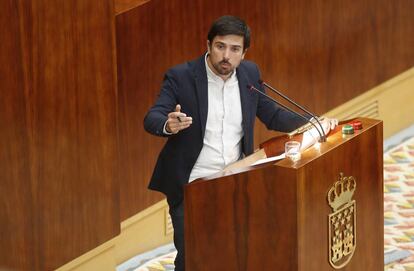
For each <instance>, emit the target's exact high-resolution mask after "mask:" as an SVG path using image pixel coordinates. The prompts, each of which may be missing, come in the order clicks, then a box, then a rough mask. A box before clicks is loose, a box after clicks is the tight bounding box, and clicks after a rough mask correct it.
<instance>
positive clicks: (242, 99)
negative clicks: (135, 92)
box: [144, 16, 329, 271]
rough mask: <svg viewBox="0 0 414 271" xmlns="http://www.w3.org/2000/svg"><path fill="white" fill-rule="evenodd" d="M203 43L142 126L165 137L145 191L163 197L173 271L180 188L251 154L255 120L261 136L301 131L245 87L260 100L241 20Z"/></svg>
mask: <svg viewBox="0 0 414 271" xmlns="http://www.w3.org/2000/svg"><path fill="white" fill-rule="evenodd" d="M207 38H208V39H207V52H206V53H205V54H204V55H202V56H201V57H199V58H198V59H196V60H193V61H189V62H186V63H184V64H180V65H177V66H175V67H173V68H171V69H169V70H168V71H167V72H166V74H165V77H164V81H163V84H162V87H161V90H160V94H159V97H158V99H157V101H156V102H155V104H154V105H153V106H152V107H151V108H150V109H149V111H148V113H147V115H146V116H145V119H144V127H145V129H146V130H147V131H148V132H149V133H151V134H153V135H156V136H163V137H168V140H167V142H166V144H165V146H164V147H163V149H162V151H161V153H160V154H159V157H158V161H157V163H156V166H155V169H154V172H153V175H152V178H151V181H150V184H149V188H150V189H153V190H157V191H160V192H162V193H164V194H165V195H166V197H167V201H168V204H169V208H170V215H171V218H172V222H173V227H174V244H175V247H176V248H177V252H178V254H177V257H176V259H175V270H177V271H178V270H179V271H182V270H184V210H183V209H184V207H183V186H184V185H185V184H187V183H189V182H191V181H193V180H195V179H198V178H201V177H205V176H208V175H211V174H214V173H216V172H219V171H220V170H222V169H223V168H225V167H226V166H227V165H229V164H231V163H233V162H235V161H237V160H239V159H241V158H242V157H243V156H247V155H249V154H251V153H252V152H253V130H254V122H255V118H256V116H257V117H258V118H259V119H260V120H261V121H262V122H263V123H264V124H265V125H266V126H267V128H268V129H272V130H277V131H281V132H290V131H292V130H294V129H296V128H298V127H299V126H301V125H303V124H305V123H306V121H305V120H304V119H303V118H300V117H298V116H297V115H295V114H293V113H291V112H289V111H287V110H284V109H283V108H281V107H279V106H277V105H276V104H275V103H274V102H272V101H271V100H270V99H268V98H266V97H264V96H263V95H259V94H258V93H257V92H253V91H251V90H250V89H249V87H247V86H254V87H255V88H257V89H259V90H260V91H262V92H264V89H263V87H262V85H261V84H259V80H260V73H259V69H258V67H257V65H256V64H255V63H253V62H251V61H246V60H244V57H245V55H246V52H247V49H248V48H249V46H250V29H249V27H248V26H247V25H246V23H245V22H244V21H243V20H241V19H240V18H237V17H234V16H223V17H220V18H218V19H217V20H216V21H215V22H214V23H213V24H212V26H211V28H210V30H209V32H208V36H207ZM250 88H251V87H250ZM328 121H329V120H328Z"/></svg>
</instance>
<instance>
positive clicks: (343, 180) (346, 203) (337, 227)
mask: <svg viewBox="0 0 414 271" xmlns="http://www.w3.org/2000/svg"><path fill="white" fill-rule="evenodd" d="M355 188H356V181H355V178H354V177H352V176H350V177H344V176H343V173H341V174H340V177H339V180H338V181H337V182H335V184H334V185H333V186H332V187H331V189H330V190H329V191H328V196H327V198H328V203H329V205H330V206H331V207H332V210H333V213H331V214H330V215H329V221H328V228H329V263H330V264H331V266H332V267H333V268H335V269H340V268H342V267H344V266H345V265H347V264H348V263H349V261H350V260H351V258H352V255H353V254H354V251H355V247H356V202H355V200H353V199H352V196H353V195H354V192H355Z"/></svg>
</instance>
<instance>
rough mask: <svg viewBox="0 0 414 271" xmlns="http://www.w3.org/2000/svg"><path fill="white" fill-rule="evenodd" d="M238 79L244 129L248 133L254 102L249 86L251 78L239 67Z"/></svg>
mask: <svg viewBox="0 0 414 271" xmlns="http://www.w3.org/2000/svg"><path fill="white" fill-rule="evenodd" d="M237 80H238V81H239V90H240V102H241V108H242V116H243V120H242V125H243V131H244V133H245V134H246V133H247V130H248V129H249V123H251V121H250V117H251V116H250V115H251V114H250V112H251V108H252V106H251V103H252V102H253V97H252V93H251V92H250V90H249V89H248V88H247V85H248V84H250V82H249V79H248V77H247V75H246V73H245V72H244V71H243V70H242V69H239V68H238V69H237Z"/></svg>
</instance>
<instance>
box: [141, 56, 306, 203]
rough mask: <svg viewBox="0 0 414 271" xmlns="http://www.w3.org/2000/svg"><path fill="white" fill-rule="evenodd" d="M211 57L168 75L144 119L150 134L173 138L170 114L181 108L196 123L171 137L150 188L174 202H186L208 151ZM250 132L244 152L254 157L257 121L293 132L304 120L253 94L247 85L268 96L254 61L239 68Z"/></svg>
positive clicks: (246, 131)
mask: <svg viewBox="0 0 414 271" xmlns="http://www.w3.org/2000/svg"><path fill="white" fill-rule="evenodd" d="M204 58H205V56H204V55H203V56H201V57H200V58H198V59H196V60H195V61H191V62H187V63H184V64H181V65H178V66H175V67H173V68H171V69H170V70H168V71H167V73H166V74H165V77H164V81H163V84H162V88H161V91H160V94H159V97H158V99H157V101H156V102H155V104H154V106H153V107H152V108H151V109H150V110H149V111H148V113H147V115H146V116H145V119H144V127H145V130H147V131H148V132H149V133H151V134H154V135H157V136H167V135H165V134H164V133H163V127H164V123H165V122H166V120H167V118H168V117H167V115H168V113H170V112H172V111H174V109H175V106H176V105H177V104H180V105H181V112H183V113H185V114H187V116H191V117H192V118H193V123H192V125H191V126H190V127H189V128H187V129H185V130H182V131H180V132H179V133H178V134H175V135H171V136H168V140H167V142H166V144H165V146H164V147H163V149H162V150H161V152H160V154H159V157H158V161H157V163H156V165H155V168H154V172H153V175H152V178H151V181H150V184H149V188H150V189H153V190H157V191H160V192H162V193H164V194H165V195H166V196H167V199H168V200H169V201H170V202H179V201H181V200H182V199H183V185H185V184H186V183H187V182H188V179H189V176H190V173H191V170H192V168H193V166H194V164H195V162H196V160H197V158H198V155H199V154H200V151H201V148H202V147H203V138H204V131H205V127H206V122H207V112H208V96H207V91H208V87H207V72H206V67H205V61H204ZM237 79H238V81H239V88H240V100H241V108H242V117H243V121H242V125H243V131H244V137H243V144H242V148H243V149H242V151H243V153H244V154H245V155H249V154H251V153H252V152H253V131H254V129H253V128H254V122H255V117H256V116H257V117H258V118H259V119H260V120H261V121H262V122H263V123H264V124H265V125H266V127H267V128H268V129H272V130H277V131H282V132H290V131H292V130H294V129H296V128H297V127H299V126H300V125H303V124H304V121H303V120H302V119H300V118H299V117H297V116H295V115H293V114H292V113H290V112H288V111H286V110H284V109H282V108H280V107H278V106H276V105H275V104H274V103H273V102H272V101H270V100H269V99H267V98H266V97H264V96H263V95H260V94H258V93H256V92H253V91H251V90H249V89H248V88H247V85H249V84H251V85H254V86H255V87H256V88H257V89H260V90H261V91H264V90H263V88H262V86H261V85H260V84H259V83H258V81H259V79H260V73H259V69H258V67H257V65H256V64H254V63H253V62H250V61H242V62H241V64H240V65H239V67H238V68H237Z"/></svg>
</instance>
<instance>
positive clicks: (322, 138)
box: [262, 81, 326, 142]
mask: <svg viewBox="0 0 414 271" xmlns="http://www.w3.org/2000/svg"><path fill="white" fill-rule="evenodd" d="M262 84H263V85H264V86H265V87H267V88H269V89H270V90H272V91H273V92H276V93H277V94H278V95H279V96H281V97H282V98H284V99H285V100H287V101H288V102H290V103H291V104H294V105H295V106H297V107H299V108H300V109H302V111H304V112H305V113H307V114H308V115H309V116H311V117H313V118H314V119H315V120H316V122H317V123H318V124H319V127H320V128H321V130H322V133H323V136H321V141H322V142H326V134H325V131H324V129H323V127H322V124H321V123H320V122H319V119H318V117H317V116H316V115H314V114H312V113H311V112H309V110H307V109H306V108H304V107H303V106H301V105H300V104H298V103H296V102H294V101H293V100H292V99H290V98H289V97H288V96H286V95H285V94H283V93H282V92H280V91H278V90H277V89H275V88H274V87H272V86H270V85H268V84H267V83H266V82H263V81H262ZM309 122H311V123H312V121H311V120H309ZM314 126H315V125H314ZM315 128H316V130H318V131H319V129H318V128H317V127H316V126H315ZM319 134H321V133H319Z"/></svg>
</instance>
